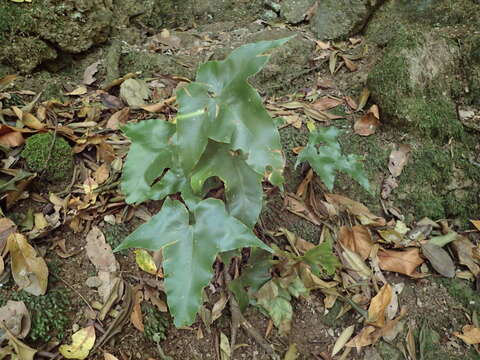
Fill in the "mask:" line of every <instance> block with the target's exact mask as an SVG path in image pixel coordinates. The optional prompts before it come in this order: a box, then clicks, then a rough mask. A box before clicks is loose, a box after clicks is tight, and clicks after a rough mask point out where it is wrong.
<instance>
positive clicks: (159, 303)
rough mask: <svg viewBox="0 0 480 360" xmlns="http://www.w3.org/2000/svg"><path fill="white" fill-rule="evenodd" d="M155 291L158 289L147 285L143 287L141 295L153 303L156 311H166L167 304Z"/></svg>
mask: <svg viewBox="0 0 480 360" xmlns="http://www.w3.org/2000/svg"><path fill="white" fill-rule="evenodd" d="M157 293H158V291H155V290H154V289H153V288H151V287H150V286H148V285H145V286H144V287H143V296H144V298H145V300H146V301H150V302H151V303H152V304H153V305H155V306H156V307H157V309H158V311H161V312H168V307H167V304H166V303H165V302H164V301H163V300H161V299H160V298H159V297H158V296H157Z"/></svg>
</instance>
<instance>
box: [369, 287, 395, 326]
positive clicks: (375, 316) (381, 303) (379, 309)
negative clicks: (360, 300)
mask: <svg viewBox="0 0 480 360" xmlns="http://www.w3.org/2000/svg"><path fill="white" fill-rule="evenodd" d="M391 300H392V287H391V286H390V285H389V284H385V285H383V286H382V288H381V289H380V291H379V292H378V294H377V295H375V296H374V297H373V299H372V301H371V302H370V306H369V308H368V323H369V324H370V325H373V326H376V327H379V328H382V327H383V326H384V325H385V315H386V310H387V307H388V305H389V304H390V302H391Z"/></svg>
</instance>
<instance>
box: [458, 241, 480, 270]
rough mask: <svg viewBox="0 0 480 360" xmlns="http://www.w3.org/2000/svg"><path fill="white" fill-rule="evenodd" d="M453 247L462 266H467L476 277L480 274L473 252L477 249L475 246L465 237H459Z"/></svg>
mask: <svg viewBox="0 0 480 360" xmlns="http://www.w3.org/2000/svg"><path fill="white" fill-rule="evenodd" d="M452 247H453V249H454V250H455V252H456V254H457V257H458V260H459V262H460V264H462V265H465V266H466V267H468V269H469V270H470V271H471V272H472V274H473V275H475V277H478V275H479V274H480V267H479V266H478V264H477V262H476V261H475V258H474V255H473V252H474V250H475V249H476V247H475V245H473V244H472V242H471V241H470V240H469V239H468V238H467V237H465V236H458V237H457V238H456V240H455V241H453V242H452Z"/></svg>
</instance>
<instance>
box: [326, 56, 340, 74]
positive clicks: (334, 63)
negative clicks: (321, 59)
mask: <svg viewBox="0 0 480 360" xmlns="http://www.w3.org/2000/svg"><path fill="white" fill-rule="evenodd" d="M337 58H338V50H335V51H332V52H331V53H330V58H329V61H328V62H329V66H328V67H329V69H330V74H332V75H333V74H334V73H335V70H336V68H337Z"/></svg>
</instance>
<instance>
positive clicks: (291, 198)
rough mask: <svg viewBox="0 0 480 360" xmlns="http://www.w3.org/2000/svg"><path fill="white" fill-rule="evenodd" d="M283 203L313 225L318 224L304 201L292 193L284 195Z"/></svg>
mask: <svg viewBox="0 0 480 360" xmlns="http://www.w3.org/2000/svg"><path fill="white" fill-rule="evenodd" d="M285 203H286V208H287V210H288V211H290V212H292V213H294V214H295V215H298V216H300V217H302V218H304V219H305V220H308V221H310V222H311V223H313V224H315V225H320V224H321V222H320V221H319V219H318V217H317V216H316V215H315V214H314V213H313V212H312V211H311V210H310V209H309V208H308V207H307V205H306V204H305V202H303V201H302V200H301V199H299V198H297V196H295V195H294V194H286V195H285Z"/></svg>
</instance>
